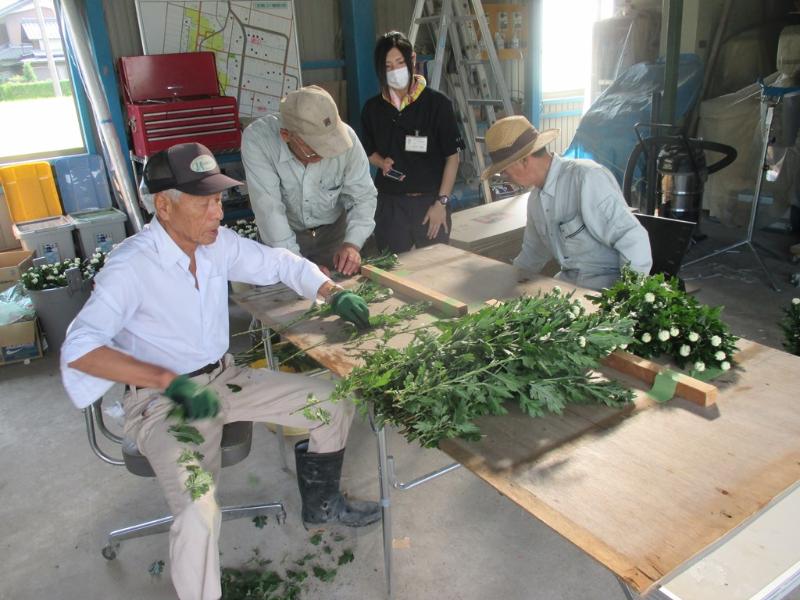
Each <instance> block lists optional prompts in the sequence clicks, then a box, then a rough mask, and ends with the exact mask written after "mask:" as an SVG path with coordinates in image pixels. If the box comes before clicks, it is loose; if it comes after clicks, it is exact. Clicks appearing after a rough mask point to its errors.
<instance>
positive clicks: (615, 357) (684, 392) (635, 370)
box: [485, 298, 718, 406]
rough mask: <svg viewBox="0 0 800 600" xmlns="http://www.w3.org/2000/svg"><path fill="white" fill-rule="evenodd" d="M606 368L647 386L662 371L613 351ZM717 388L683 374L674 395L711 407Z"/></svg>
mask: <svg viewBox="0 0 800 600" xmlns="http://www.w3.org/2000/svg"><path fill="white" fill-rule="evenodd" d="M502 303H503V302H502V301H501V300H496V299H494V298H492V299H491V300H487V301H486V303H485V304H486V305H488V306H499V305H501V304H502ZM600 362H602V363H603V364H604V365H606V366H607V367H611V368H612V369H616V370H617V371H619V372H620V373H625V374H626V375H630V376H631V377H634V378H636V379H639V380H640V381H644V382H645V383H646V384H648V385H653V383H654V382H655V380H656V376H657V375H658V374H659V373H660V372H661V371H662V370H663V367H662V366H661V365H659V364H658V363H656V362H653V361H652V360H647V359H646V358H641V357H639V356H636V355H635V354H631V353H630V352H623V351H622V350H615V351H614V352H612V353H611V354H609V355H608V356H606V357H605V358H604V359H603V360H602V361H600ZM717 393H718V390H717V387H716V386H714V385H711V384H710V383H706V382H704V381H700V380H699V379H695V378H694V377H689V376H688V375H684V374H683V373H679V374H678V381H677V385H676V386H675V395H676V396H680V397H681V398H685V399H686V400H688V401H689V402H693V403H694V404H698V405H700V406H711V405H712V404H716V402H717Z"/></svg>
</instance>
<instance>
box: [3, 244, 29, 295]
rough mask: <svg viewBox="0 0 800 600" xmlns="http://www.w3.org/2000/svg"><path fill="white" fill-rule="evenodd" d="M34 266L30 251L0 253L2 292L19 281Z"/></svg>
mask: <svg viewBox="0 0 800 600" xmlns="http://www.w3.org/2000/svg"><path fill="white" fill-rule="evenodd" d="M32 266H33V252H31V251H30V250H9V251H8V252H0V292H2V291H3V290H5V289H6V288H9V287H11V286H12V285H14V284H15V283H16V282H17V281H19V278H20V276H21V275H22V274H23V273H24V272H25V271H27V270H28V269H29V268H31V267H32Z"/></svg>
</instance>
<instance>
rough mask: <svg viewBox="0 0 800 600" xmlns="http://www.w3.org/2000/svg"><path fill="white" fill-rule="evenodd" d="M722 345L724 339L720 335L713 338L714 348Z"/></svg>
mask: <svg viewBox="0 0 800 600" xmlns="http://www.w3.org/2000/svg"><path fill="white" fill-rule="evenodd" d="M721 343H722V338H721V337H719V336H718V335H715V336H713V337H712V338H711V345H712V346H714V348H716V347H717V346H719V345H720V344H721Z"/></svg>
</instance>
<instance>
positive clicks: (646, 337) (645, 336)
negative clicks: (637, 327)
mask: <svg viewBox="0 0 800 600" xmlns="http://www.w3.org/2000/svg"><path fill="white" fill-rule="evenodd" d="M652 339H653V337H652V336H651V335H650V334H649V333H643V334H642V341H643V342H644V343H645V344H647V343H649V342H650V340H652Z"/></svg>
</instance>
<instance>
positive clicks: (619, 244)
mask: <svg viewBox="0 0 800 600" xmlns="http://www.w3.org/2000/svg"><path fill="white" fill-rule="evenodd" d="M557 136H558V130H557V129H548V130H545V131H541V132H540V131H538V130H537V129H536V128H535V127H534V126H533V125H531V123H530V122H529V121H528V119H526V118H525V117H523V116H519V115H517V116H513V117H506V118H504V119H500V120H498V121H497V122H496V123H495V124H494V125H492V126H491V127H490V128H489V130H488V131H487V132H486V138H485V139H486V149H487V150H488V152H489V156H490V158H491V160H492V164H491V165H489V167H487V168H486V170H485V171H484V172H483V173H482V174H481V179H488V178H489V177H491V176H492V175H494V174H496V173H500V174H501V175H503V176H505V177H506V178H507V179H510V180H511V181H512V182H514V183H515V184H517V185H521V186H523V187H526V188H531V193H530V196H529V198H528V222H527V225H526V226H525V234H524V236H523V239H522V250H521V252H520V253H519V256H517V257H516V258H515V259H514V265H515V266H516V267H517V268H518V269H519V270H520V272H521V274H522V275H523V276H527V275H530V274H536V273H538V272H539V271H541V270H542V268H543V267H544V266H545V264H546V263H547V261H548V260H550V259H551V258H554V259H555V260H556V261H558V264H559V265H560V267H561V271H560V272H559V273H558V274H557V275H556V278H557V279H562V280H564V281H568V282H569V283H572V284H575V285H577V286H580V287H584V288H588V289H592V290H600V289H602V288H605V287H609V286H610V285H612V284H613V283H614V281H616V280H617V279H618V278H619V275H620V269H621V268H622V267H623V266H624V265H630V267H631V268H632V269H633V270H634V271H637V272H639V273H643V274H649V273H650V269H651V267H652V266H653V259H652V256H651V252H650V239H649V237H648V235H647V231H646V230H645V229H644V227H642V225H641V224H640V223H639V221H638V220H637V219H636V217H634V216H633V215H632V214H631V211H630V209H629V208H628V205H627V204H626V202H625V199H624V198H623V196H622V191H621V190H620V188H619V185H618V184H617V181H616V180H615V179H614V176H613V175H612V174H611V172H610V171H609V170H608V169H606V168H605V167H603V166H601V165H599V164H597V163H596V162H594V161H591V160H583V159H567V158H562V157H560V156H558V155H557V154H552V153H550V152H548V150H547V149H546V146H547V144H549V143H550V142H552V141H553V140H554V139H555V138H556V137H557Z"/></svg>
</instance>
